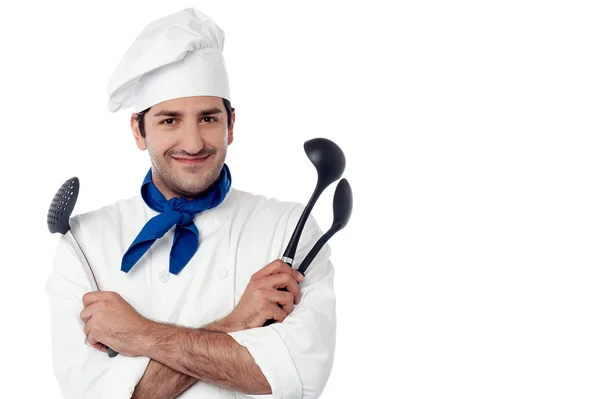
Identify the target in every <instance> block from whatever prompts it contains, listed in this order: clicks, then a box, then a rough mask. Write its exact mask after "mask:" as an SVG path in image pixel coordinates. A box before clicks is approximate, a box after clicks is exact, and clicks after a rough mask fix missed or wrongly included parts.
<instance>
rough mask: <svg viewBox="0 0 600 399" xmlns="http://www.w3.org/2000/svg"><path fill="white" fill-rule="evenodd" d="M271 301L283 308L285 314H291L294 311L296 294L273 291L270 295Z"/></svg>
mask: <svg viewBox="0 0 600 399" xmlns="http://www.w3.org/2000/svg"><path fill="white" fill-rule="evenodd" d="M269 299H270V300H271V301H273V302H276V303H278V304H280V305H281V306H282V309H283V310H284V311H285V313H287V314H290V313H292V310H293V309H294V294H292V293H291V292H287V291H272V292H271V293H270V294H269Z"/></svg>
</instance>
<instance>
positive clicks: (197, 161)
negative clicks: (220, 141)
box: [172, 154, 212, 165]
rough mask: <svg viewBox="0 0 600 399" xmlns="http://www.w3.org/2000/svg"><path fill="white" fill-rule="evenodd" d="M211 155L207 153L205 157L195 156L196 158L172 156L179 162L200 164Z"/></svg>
mask: <svg viewBox="0 0 600 399" xmlns="http://www.w3.org/2000/svg"><path fill="white" fill-rule="evenodd" d="M211 155H212V154H211ZM211 155H207V156H205V157H194V158H180V157H177V158H176V157H172V158H173V159H174V160H176V161H178V162H181V163H182V164H184V165H199V164H201V163H204V162H205V161H206V160H207V159H208V158H209V157H210V156H211Z"/></svg>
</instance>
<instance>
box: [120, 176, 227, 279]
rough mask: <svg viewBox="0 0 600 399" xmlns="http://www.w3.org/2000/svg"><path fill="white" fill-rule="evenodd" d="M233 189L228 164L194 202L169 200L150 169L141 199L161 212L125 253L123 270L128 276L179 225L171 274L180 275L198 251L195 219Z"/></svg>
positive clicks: (218, 202)
mask: <svg viewBox="0 0 600 399" xmlns="http://www.w3.org/2000/svg"><path fill="white" fill-rule="evenodd" d="M230 187H231V174H230V172H229V168H228V167H227V165H226V164H223V169H222V170H221V176H220V177H219V180H218V181H217V183H216V184H215V185H214V186H213V187H212V188H211V189H210V191H208V192H206V193H204V194H202V196H200V197H198V198H195V199H194V200H192V201H190V200H188V199H186V198H179V197H174V198H171V199H170V200H168V201H167V199H166V198H165V197H164V195H162V193H161V192H160V191H159V190H158V189H157V188H156V186H155V185H154V183H153V182H152V168H150V170H149V171H148V174H146V178H145V179H144V182H143V183H142V189H141V192H142V198H143V199H144V202H145V203H146V205H148V206H149V207H150V208H152V209H154V210H155V211H157V212H161V213H159V214H158V215H156V216H154V217H153V218H152V219H150V220H148V222H147V223H146V224H145V225H144V227H143V228H142V231H140V233H139V234H138V236H137V237H136V238H135V240H134V241H133V243H132V244H131V246H130V247H129V249H128V250H127V252H125V255H123V260H122V262H121V270H122V271H124V272H125V273H127V272H129V270H131V268H132V267H133V265H135V264H136V262H137V261H138V260H140V258H141V257H142V255H144V254H145V253H146V251H147V250H148V248H150V247H151V246H152V244H154V241H156V240H157V239H159V238H161V237H162V236H163V235H165V233H166V232H167V231H169V230H170V229H171V228H172V227H173V225H177V227H176V228H175V237H174V238H173V245H172V246H171V254H170V257H169V272H171V273H173V274H178V273H179V272H180V271H181V270H182V269H183V268H184V267H185V265H186V264H187V263H188V262H189V261H190V259H192V256H194V254H195V253H196V251H197V250H198V245H199V242H198V229H197V228H196V225H195V224H194V217H195V216H196V214H198V213H200V212H202V211H206V210H208V209H212V208H214V207H216V206H218V205H219V204H220V203H221V202H223V199H225V195H226V194H227V192H228V191H229V188H230Z"/></svg>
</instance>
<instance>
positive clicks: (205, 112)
mask: <svg viewBox="0 0 600 399" xmlns="http://www.w3.org/2000/svg"><path fill="white" fill-rule="evenodd" d="M222 113H223V111H221V110H220V109H219V108H216V107H215V108H209V109H205V110H202V111H200V112H198V113H197V114H196V115H197V116H198V117H201V116H208V115H214V114H222ZM182 115H183V114H182V113H181V112H179V111H170V110H166V109H165V110H162V111H158V112H157V113H155V114H154V116H168V117H171V118H179V117H181V116H182Z"/></svg>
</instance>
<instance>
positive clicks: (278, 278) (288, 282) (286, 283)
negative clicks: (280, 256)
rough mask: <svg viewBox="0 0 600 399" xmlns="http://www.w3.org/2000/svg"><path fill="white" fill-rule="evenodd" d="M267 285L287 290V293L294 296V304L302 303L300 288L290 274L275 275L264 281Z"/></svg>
mask: <svg viewBox="0 0 600 399" xmlns="http://www.w3.org/2000/svg"><path fill="white" fill-rule="evenodd" d="M264 282H265V284H266V285H267V286H268V287H271V288H275V289H278V288H285V290H286V291H288V292H291V293H292V294H294V303H298V302H299V301H300V286H299V285H298V282H297V281H296V279H295V278H294V277H292V276H291V275H289V274H283V273H279V274H274V275H272V276H269V277H267V278H265V279H264Z"/></svg>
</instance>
